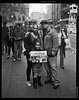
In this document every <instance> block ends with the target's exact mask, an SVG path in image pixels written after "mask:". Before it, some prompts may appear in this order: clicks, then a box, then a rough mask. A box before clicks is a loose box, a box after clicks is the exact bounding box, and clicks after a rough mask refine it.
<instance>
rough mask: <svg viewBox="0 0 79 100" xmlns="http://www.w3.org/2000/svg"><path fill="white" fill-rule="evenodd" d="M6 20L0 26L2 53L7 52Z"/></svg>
mask: <svg viewBox="0 0 79 100" xmlns="http://www.w3.org/2000/svg"><path fill="white" fill-rule="evenodd" d="M6 24H7V23H6V22H4V23H3V27H2V54H4V52H6V53H7V40H8V37H9V35H8V32H9V29H8V27H7V26H6ZM4 47H5V51H4Z"/></svg>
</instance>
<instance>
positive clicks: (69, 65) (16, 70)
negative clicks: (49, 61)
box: [2, 50, 76, 98]
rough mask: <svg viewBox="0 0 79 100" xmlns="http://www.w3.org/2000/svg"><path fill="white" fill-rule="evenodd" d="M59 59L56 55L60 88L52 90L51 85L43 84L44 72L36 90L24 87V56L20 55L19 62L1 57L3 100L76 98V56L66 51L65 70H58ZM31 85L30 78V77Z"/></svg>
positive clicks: (25, 64)
mask: <svg viewBox="0 0 79 100" xmlns="http://www.w3.org/2000/svg"><path fill="white" fill-rule="evenodd" d="M59 59H60V57H59V53H58V63H57V65H58V72H59V79H60V87H59V88H58V89H57V90H54V89H53V87H52V85H50V84H46V85H45V84H44V81H45V75H46V71H45V69H44V68H43V69H44V70H43V72H42V82H43V87H38V88H37V90H35V89H33V86H31V87H28V86H27V85H26V73H25V72H26V67H27V62H26V59H25V56H23V55H22V60H21V61H20V62H12V59H9V60H7V59H6V55H5V56H3V57H2V97H3V98H76V55H75V54H72V52H71V51H70V50H66V59H65V69H64V70H63V69H60V64H59V62H60V60H59ZM31 83H33V81H32V77H31Z"/></svg>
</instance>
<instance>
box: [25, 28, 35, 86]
mask: <svg viewBox="0 0 79 100" xmlns="http://www.w3.org/2000/svg"><path fill="white" fill-rule="evenodd" d="M33 32H34V30H33V28H32V27H28V29H27V32H26V34H25V37H24V48H25V50H26V51H24V55H25V56H26V59H27V68H26V76H27V82H26V84H27V86H31V83H30V75H31V70H32V62H30V61H29V57H30V55H29V52H30V51H31V50H32V39H31V33H33Z"/></svg>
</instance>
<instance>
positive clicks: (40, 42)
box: [2, 21, 67, 89]
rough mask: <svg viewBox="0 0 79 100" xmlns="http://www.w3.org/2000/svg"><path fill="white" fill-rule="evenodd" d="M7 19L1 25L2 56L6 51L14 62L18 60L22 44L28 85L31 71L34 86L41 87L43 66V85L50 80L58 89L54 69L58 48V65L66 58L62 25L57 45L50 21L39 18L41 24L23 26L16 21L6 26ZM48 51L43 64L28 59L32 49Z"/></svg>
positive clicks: (55, 68)
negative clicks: (44, 76) (44, 78)
mask: <svg viewBox="0 0 79 100" xmlns="http://www.w3.org/2000/svg"><path fill="white" fill-rule="evenodd" d="M6 24H7V23H6V22H4V23H3V27H2V55H4V53H7V55H8V56H7V59H9V58H10V57H11V49H12V57H13V62H15V61H17V60H18V61H20V60H21V57H22V56H21V55H22V50H23V45H22V43H23V42H24V48H25V51H24V52H23V54H24V56H26V60H27V68H26V76H27V82H26V83H27V85H28V86H31V83H30V76H31V70H32V75H33V87H34V88H35V89H36V88H37V85H39V86H43V83H42V80H41V78H42V75H41V72H42V71H43V67H44V68H45V70H46V72H47V74H46V80H45V84H48V83H51V84H52V85H53V88H54V89H57V88H58V87H59V85H60V81H59V78H58V71H57V54H58V50H59V49H60V67H61V68H63V69H64V57H65V46H66V43H65V38H67V34H64V33H66V32H65V31H64V28H62V29H61V30H60V33H61V36H60V40H61V43H60V45H59V38H58V32H57V31H56V29H55V28H54V25H53V24H50V23H48V21H41V22H40V24H39V25H38V24H33V23H32V24H30V25H26V26H22V24H15V25H14V26H10V27H9V28H8V27H7V26H6ZM44 50H45V51H47V56H48V57H47V62H46V63H32V62H31V61H30V59H29V58H30V52H31V51H44Z"/></svg>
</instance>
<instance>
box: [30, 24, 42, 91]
mask: <svg viewBox="0 0 79 100" xmlns="http://www.w3.org/2000/svg"><path fill="white" fill-rule="evenodd" d="M32 44H33V46H32V51H41V50H43V47H42V41H41V37H40V36H39V33H38V28H37V26H36V25H35V26H34V32H33V33H32ZM42 68H43V67H42V63H40V62H39V61H38V62H36V63H33V64H32V72H33V87H34V88H35V89H37V83H38V85H39V86H43V84H42V82H41V72H42V70H43V69H42Z"/></svg>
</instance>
